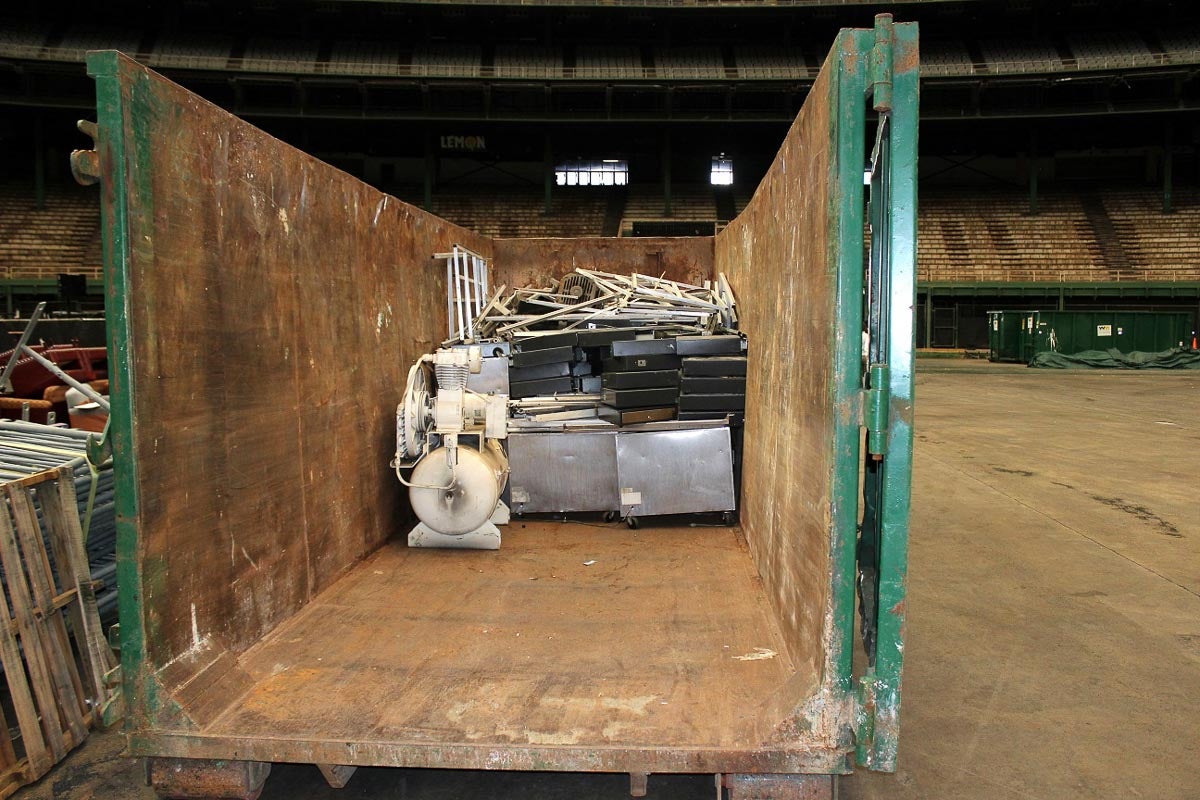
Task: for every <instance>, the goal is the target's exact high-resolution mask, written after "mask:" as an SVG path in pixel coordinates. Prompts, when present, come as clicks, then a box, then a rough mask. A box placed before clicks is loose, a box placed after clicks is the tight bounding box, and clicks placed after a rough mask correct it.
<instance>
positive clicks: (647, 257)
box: [491, 236, 713, 289]
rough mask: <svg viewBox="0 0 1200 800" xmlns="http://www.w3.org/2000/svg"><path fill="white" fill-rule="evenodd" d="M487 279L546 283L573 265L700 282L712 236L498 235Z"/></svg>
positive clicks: (708, 274) (709, 269) (708, 269)
mask: <svg viewBox="0 0 1200 800" xmlns="http://www.w3.org/2000/svg"><path fill="white" fill-rule="evenodd" d="M495 248H496V250H495V252H496V263H495V265H494V267H493V273H492V278H491V283H492V285H493V286H499V285H500V284H504V285H506V286H508V288H509V289H513V288H515V287H518V286H549V285H550V281H552V280H555V279H557V278H561V277H562V276H563V275H566V274H567V273H569V272H571V270H573V269H575V268H577V267H582V268H584V269H592V270H597V271H600V272H615V273H619V274H622V275H628V274H630V273H632V272H640V273H642V274H643V275H653V276H655V277H666V278H667V279H668V280H673V281H684V282H686V283H695V284H702V283H703V282H704V281H706V280H709V279H711V278H712V277H713V237H711V236H678V237H662V238H659V237H646V238H637V237H625V238H611V237H596V238H585V239H497V240H496V242H495Z"/></svg>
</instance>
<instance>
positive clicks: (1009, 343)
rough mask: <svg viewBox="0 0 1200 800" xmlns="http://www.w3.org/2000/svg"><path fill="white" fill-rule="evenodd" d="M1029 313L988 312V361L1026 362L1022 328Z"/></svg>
mask: <svg viewBox="0 0 1200 800" xmlns="http://www.w3.org/2000/svg"><path fill="white" fill-rule="evenodd" d="M1029 313H1030V312H1028V311H989V312H988V361H1024V360H1025V359H1023V358H1021V328H1022V326H1023V324H1024V322H1025V316H1026V315H1027V314H1029Z"/></svg>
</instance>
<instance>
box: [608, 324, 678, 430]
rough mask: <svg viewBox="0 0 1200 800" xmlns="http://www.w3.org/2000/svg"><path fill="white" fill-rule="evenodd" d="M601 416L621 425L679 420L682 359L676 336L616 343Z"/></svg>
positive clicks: (609, 364) (609, 363)
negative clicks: (677, 408)
mask: <svg viewBox="0 0 1200 800" xmlns="http://www.w3.org/2000/svg"><path fill="white" fill-rule="evenodd" d="M601 385H602V386H603V387H604V399H603V405H602V406H601V407H600V416H601V417H602V418H603V419H606V420H608V421H609V422H612V423H615V424H617V425H631V424H635V423H639V422H658V421H662V420H669V419H674V418H675V413H676V405H677V403H678V400H679V356H677V355H676V354H675V339H674V337H663V338H656V339H633V340H627V341H614V342H613V343H612V357H611V358H606V359H605V360H604V372H603V373H602V376H601Z"/></svg>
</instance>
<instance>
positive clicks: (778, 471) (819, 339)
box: [715, 54, 839, 678]
mask: <svg viewBox="0 0 1200 800" xmlns="http://www.w3.org/2000/svg"><path fill="white" fill-rule="evenodd" d="M835 56H836V54H835V55H834V56H831V57H830V58H834V57H835ZM836 74H837V72H836V70H833V69H829V68H828V65H827V68H826V69H823V70H822V71H821V76H820V77H819V78H818V80H817V82H816V83H815V84H814V85H813V88H812V91H811V92H810V93H809V95H808V98H807V100H806V101H805V103H804V107H803V109H801V111H800V115H799V116H798V117H797V119H796V121H795V123H793V125H792V127H791V130H790V131H789V132H788V135H787V137H786V138H785V139H784V142H783V144H782V146H781V147H780V150H779V153H778V155H777V156H776V157H775V161H774V163H773V164H772V166H771V169H770V170H769V171H768V172H767V174H766V176H765V177H764V178H763V180H762V182H761V183H760V184H759V187H758V190H757V191H756V192H755V194H754V197H753V199H752V200H751V201H750V203H749V205H747V207H746V209H745V210H744V211H743V212H742V213H741V215H739V216H738V217H737V219H735V220H734V221H733V222H732V223H731V224H730V225H729V226H728V227H727V228H726V229H725V230H723V231H722V232H721V233H720V234H718V235H717V237H716V256H715V258H716V265H715V266H716V269H717V270H719V271H721V272H724V273H725V275H726V276H727V277H728V279H729V282H730V283H731V284H732V285H733V286H735V287H737V300H738V313H739V315H740V317H741V323H742V327H743V329H744V330H746V331H748V332H749V335H750V336H751V337H752V342H753V346H752V347H751V348H750V350H749V358H750V368H749V369H748V375H749V377H748V379H747V384H746V444H745V449H744V453H745V456H744V459H745V460H744V464H743V468H742V469H743V478H742V485H743V486H744V487H746V488H745V489H744V491H743V497H742V511H741V514H742V526H743V529H744V530H745V532H746V539H747V542H748V543H749V546H750V552H751V555H752V556H753V558H754V561H755V563H756V565H757V568H758V573H759V575H760V576H761V577H762V579H763V582H764V584H765V585H766V588H767V594H768V596H769V597H770V598H771V600H772V603H773V604H774V606H775V610H776V613H777V614H778V617H779V619H780V623H781V625H782V626H783V629H784V636H785V639H786V641H787V643H788V646H789V647H791V648H792V649H793V652H794V654H795V656H796V657H797V658H801V659H804V660H805V661H806V662H807V666H808V669H809V670H810V675H812V676H813V677H814V678H815V676H816V675H817V674H818V673H819V671H820V668H821V666H822V662H823V658H824V652H823V650H820V649H814V648H813V647H812V643H813V642H820V641H823V639H824V635H825V627H826V620H825V611H826V603H825V597H826V595H827V593H828V591H829V581H830V574H829V573H830V569H829V541H830V535H829V531H830V475H831V471H832V460H833V447H832V443H833V405H832V395H831V393H830V391H829V387H830V385H831V382H832V380H833V363H834V344H835V342H834V337H835V334H836V333H837V328H838V322H839V320H838V319H837V317H836V302H835V299H836V298H835V295H834V291H835V286H836V280H837V274H836V270H837V262H836V260H834V259H832V258H831V257H830V255H831V247H832V243H831V240H832V238H833V237H834V235H835V232H834V230H833V228H832V226H831V220H830V217H831V214H832V213H833V211H832V208H831V205H832V201H831V188H832V187H831V182H832V179H833V177H834V176H833V175H832V174H831V169H830V164H831V162H832V161H833V158H832V155H831V148H832V147H833V140H832V136H831V130H832V129H833V127H834V120H833V119H832V118H831V115H832V114H836V113H837V111H836V109H833V108H831V100H832V97H833V95H832V93H831V87H830V81H831V80H834V79H835V78H836Z"/></svg>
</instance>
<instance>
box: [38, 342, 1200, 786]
mask: <svg viewBox="0 0 1200 800" xmlns="http://www.w3.org/2000/svg"><path fill="white" fill-rule="evenodd" d="M917 383H918V404H917V408H918V414H917V431H918V433H917V447H916V451H917V454H916V461H915V464H916V466H915V475H914V481H913V493H914V505H913V515H912V541H911V553H910V565H911V566H910V583H909V587H910V596H909V605H908V609H909V625H908V641H907V646H906V655H907V666H906V671H905V683H904V703H903V716H902V722H903V727H902V734H901V745H900V769H899V772H898V773H897V774H895V775H875V774H858V775H855V776H853V777H850V778H847V779H844V780H843V781H842V782H841V797H842V798H843V799H844V800H845V799H846V798H851V799H852V800H858V799H859V798H864V799H865V798H883V797H887V798H946V799H947V800H950V798H954V800H960V799H961V798H976V799H978V800H985V799H986V798H1093V797H1094V798H1114V797H1130V798H1137V797H1152V798H1155V800H1168V799H1169V798H1196V797H1200V771H1198V770H1197V769H1196V766H1195V760H1196V756H1197V753H1198V752H1200V750H1198V749H1197V739H1198V737H1197V733H1198V732H1200V723H1198V722H1197V720H1200V373H1196V372H1193V373H1191V374H1188V373H1129V372H1074V371H1072V372H1049V371H1047V372H1033V371H1030V370H1028V369H1024V368H1014V367H997V366H995V365H988V364H986V363H978V362H961V363H956V362H944V361H941V360H938V361H934V362H924V363H922V369H921V371H920V373H919V375H918V381H917ZM121 746H122V742H121V737H120V736H119V735H117V734H115V733H99V734H94V735H93V736H92V738H91V739H90V740H89V742H88V743H87V744H86V745H85V746H84V747H82V748H81V749H80V750H79V751H78V752H76V753H74V754H72V756H71V757H70V758H69V759H68V760H67V761H66V762H65V763H64V764H63V765H61V766H60V767H59V768H58V769H57V770H55V771H54V772H53V773H52V774H51V775H50V776H48V777H47V778H46V779H44V780H43V781H41V782H40V783H39V784H36V785H34V786H31V787H29V788H27V789H25V790H23V791H22V792H20V793H18V794H17V795H16V796H17V797H18V798H24V800H34V798H37V800H50V798H55V799H56V800H57V798H72V800H86V799H87V798H104V800H135V799H136V800H150V799H151V798H152V793H151V792H150V791H149V790H148V789H146V788H145V787H143V786H141V785H140V781H139V777H140V772H139V769H138V767H137V765H136V764H135V763H134V762H131V761H128V760H125V759H121V758H119V757H118V754H119V752H120V749H121ZM628 785H629V784H628V778H627V777H625V776H620V775H591V776H589V775H552V774H551V775H546V774H537V775H531V774H520V773H518V774H498V773H448V772H438V771H399V770H360V771H359V773H358V774H357V775H355V777H354V779H353V780H352V781H351V782H350V785H349V787H347V788H346V789H344V790H341V791H336V790H332V789H329V788H327V787H326V786H325V785H324V783H323V782H322V781H321V779H320V776H319V775H318V773H317V771H316V769H315V768H314V767H311V766H280V767H276V768H275V771H274V773H273V774H272V776H271V778H270V780H269V781H268V783H267V787H266V790H265V791H264V793H263V796H262V797H263V800H284V799H285V798H287V799H288V800H318V799H322V798H345V799H346V800H349V798H362V799H364V800H366V799H367V798H371V799H372V800H385V799H386V800H393V799H394V798H409V799H410V800H440V799H441V798H463V800H466V799H467V798H529V797H537V798H564V799H565V798H614V799H615V798H621V797H627V796H628ZM713 796H714V791H713V788H712V778H711V777H710V776H653V777H651V779H650V797H652V798H679V799H680V800H682V798H711V797H713Z"/></svg>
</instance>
